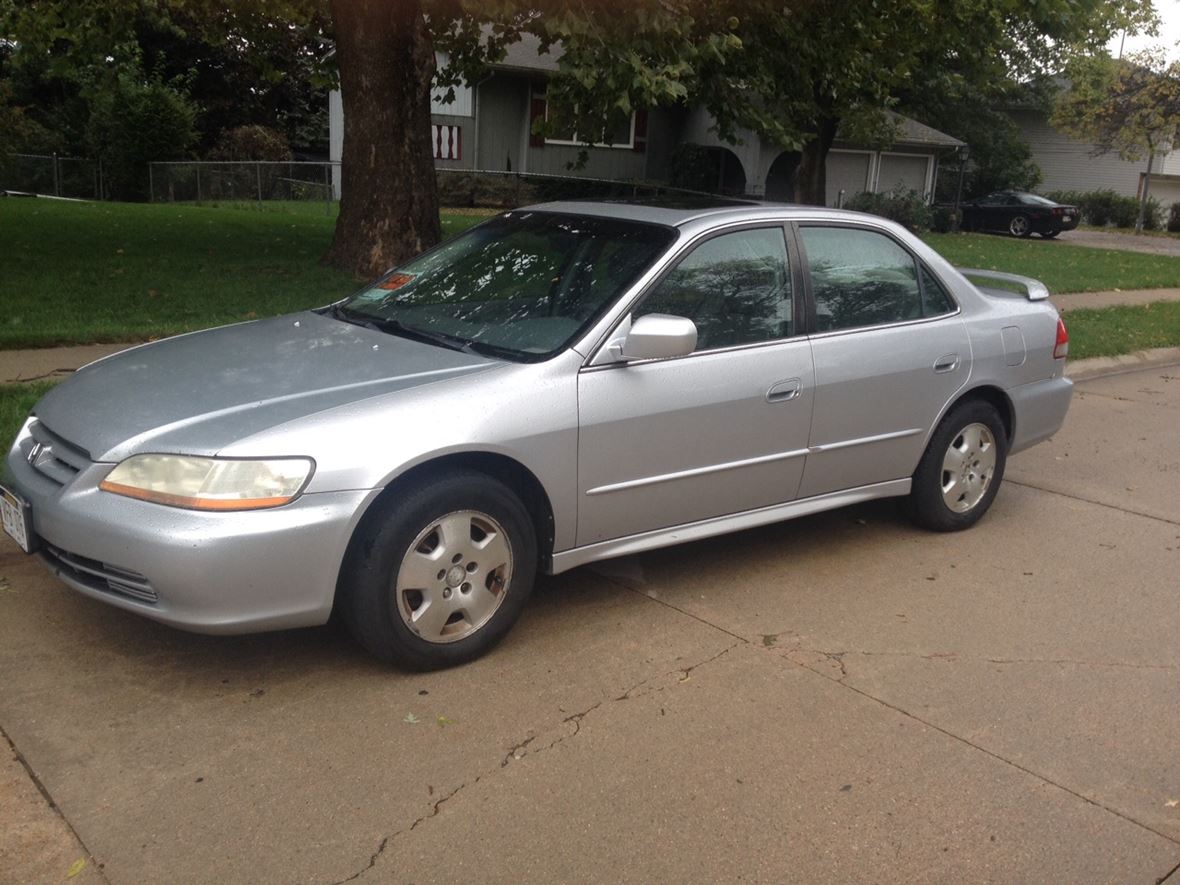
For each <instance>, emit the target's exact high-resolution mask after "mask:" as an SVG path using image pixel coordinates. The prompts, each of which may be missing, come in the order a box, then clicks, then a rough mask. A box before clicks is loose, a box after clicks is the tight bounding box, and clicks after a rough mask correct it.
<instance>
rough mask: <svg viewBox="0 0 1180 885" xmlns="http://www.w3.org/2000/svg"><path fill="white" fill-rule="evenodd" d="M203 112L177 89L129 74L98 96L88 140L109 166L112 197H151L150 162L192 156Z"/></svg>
mask: <svg viewBox="0 0 1180 885" xmlns="http://www.w3.org/2000/svg"><path fill="white" fill-rule="evenodd" d="M196 118H197V108H196V106H195V105H194V104H193V102H192V101H191V100H190V99H189V98H188V97H187V96H186V95H185V94H184V93H183V92H182V91H180V90H179V89H177V88H175V87H174V86H173V85H171V84H168V83H165V82H163V81H162V80H159V79H157V78H147V79H144V78H142V77H139V76H136V75H135V74H134V73H124V74H123V75H121V76H119V77H117V78H116V79H115V80H114V81H113V82H112V83H110V84H108V86H107V87H106V88H104V89H103V90H102V91H101V92H99V93H97V94H96V95H95V96H94V99H93V100H92V102H91V111H90V120H89V122H88V124H87V126H86V141H87V144H88V146H89V148H90V152H91V154H92V155H93V156H96V157H98V158H99V159H100V160H101V161H102V164H103V171H104V176H105V179H106V182H107V187H108V189H109V191H110V194H111V196H113V197H115V198H116V199H122V200H142V199H145V198H146V197H147V196H148V163H149V162H150V161H152V160H178V159H183V158H184V157H186V156H188V155H189V151H190V150H191V148H192V146H193V145H194V144H195V143H196V140H197V129H196Z"/></svg>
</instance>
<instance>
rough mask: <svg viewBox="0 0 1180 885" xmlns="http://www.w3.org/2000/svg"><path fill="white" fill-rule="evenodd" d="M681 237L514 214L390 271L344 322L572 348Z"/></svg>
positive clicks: (513, 345) (478, 342) (511, 351)
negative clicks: (626, 289)
mask: <svg viewBox="0 0 1180 885" xmlns="http://www.w3.org/2000/svg"><path fill="white" fill-rule="evenodd" d="M674 238H675V231H674V230H672V229H671V228H668V227H663V226H660V225H655V224H645V223H640V222H634V221H620V220H618V219H613V218H594V217H587V216H581V215H565V214H560V213H554V212H520V211H517V212H508V213H505V214H504V215H499V216H497V217H495V218H493V219H490V220H489V221H486V222H484V223H483V224H481V225H479V226H478V227H475V228H472V229H471V230H469V231H467V232H466V233H464V234H461V235H460V236H458V237H456V238H455V239H453V240H450V241H448V242H446V243H443V244H442V245H441V246H439V247H437V248H436V249H432V250H431V251H429V252H426V253H424V254H422V255H420V256H418V257H417V258H415V259H413V260H412V261H410V262H409V263H408V264H404V265H402V266H401V267H398V268H396V269H394V270H393V271H391V272H389V273H388V274H386V275H385V276H383V277H381V278H380V279H378V280H377V281H376V282H374V283H373V284H372V285H371V286H369V288H367V289H365V290H364V291H362V292H360V293H359V294H357V295H354V296H353V297H351V298H349V299H348V300H347V301H346V302H344V303H343V304H341V305H339V306H338V307H337V308H335V312H336V315H337V316H339V317H341V318H342V319H346V320H349V321H352V322H359V323H362V324H372V325H374V326H375V327H377V328H381V329H383V330H385V331H389V332H392V333H394V334H404V335H406V336H407V337H417V338H422V339H425V340H429V341H433V342H435V343H438V344H440V345H442V346H451V347H456V348H458V349H470V350H474V351H476V352H480V353H487V354H490V355H493V356H502V357H505V358H507V359H515V360H520V361H529V362H531V361H536V360H541V359H545V358H547V357H549V356H552V355H553V354H555V353H557V352H558V351H559V350H561V349H563V348H564V347H566V346H567V345H568V344H569V343H570V342H571V341H572V340H573V339H574V338H575V337H576V336H577V335H578V334H579V333H580V332H581V331H582V330H584V329H585V328H586V327H588V326H589V324H590V323H591V322H592V321H593V320H594V319H596V318H597V317H598V316H599V315H600V314H601V313H602V312H603V311H604V310H605V309H606V307H607V306H609V305H610V304H611V303H612V302H613V301H614V300H615V298H617V297H618V295H619V294H620V293H621V292H622V291H623V290H624V289H625V288H626V287H627V286H628V285H630V284H631V283H632V282H633V281H634V280H635V279H636V278H637V277H638V276H639V275H640V274H641V273H642V272H643V271H644V270H645V269H646V268H647V267H649V266H650V265H651V264H652V262H653V261H654V260H655V259H656V258H657V256H659V255H660V254H661V253H662V252H663V251H664V250H665V249H666V248H667V247H668V245H669V244H670V243H671V242H672V241H673V239H674Z"/></svg>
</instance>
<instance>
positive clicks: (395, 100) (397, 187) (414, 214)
mask: <svg viewBox="0 0 1180 885" xmlns="http://www.w3.org/2000/svg"><path fill="white" fill-rule="evenodd" d="M332 17H333V20H334V22H335V31H336V61H337V64H338V65H339V68H340V97H341V100H342V103H343V107H344V149H343V152H342V154H341V169H340V216H339V217H338V218H337V220H336V233H335V235H334V236H333V237H332V245H331V247H329V249H328V252H327V254H326V255H325V256H324V259H323V260H324V263H325V264H330V265H332V266H334V267H339V268H342V269H344V270H351V271H353V272H354V273H356V274H358V275H359V276H362V277H366V278H368V277H373V276H376V275H377V274H380V273H384V272H385V271H386V270H389V268H391V267H394V266H395V265H397V264H399V263H400V262H402V261H405V260H406V259H407V258H410V257H411V256H413V255H416V254H418V253H419V252H421V251H422V250H423V249H426V248H429V247H430V246H433V245H434V244H435V243H437V242H438V240H439V237H440V228H439V217H438V183H437V181H436V180H435V177H434V159H433V150H432V148H431V138H430V86H431V81H432V79H433V77H434V47H433V44H432V42H431V39H430V34H429V32H428V31H427V28H426V21H425V19H424V18H423V16H422V8H421V4H420V2H419V0H396V2H390V0H332Z"/></svg>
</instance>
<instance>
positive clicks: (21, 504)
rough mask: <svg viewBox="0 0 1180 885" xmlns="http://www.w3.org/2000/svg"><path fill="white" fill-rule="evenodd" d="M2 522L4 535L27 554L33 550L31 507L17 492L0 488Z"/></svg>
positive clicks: (0, 519)
mask: <svg viewBox="0 0 1180 885" xmlns="http://www.w3.org/2000/svg"><path fill="white" fill-rule="evenodd" d="M0 521H2V522H3V523H4V533H5V534H7V535H8V536H9V537H11V538H12V540H14V541H16V543H17V544H19V545H20V549H21V550H23V551H25V553H31V552H32V550H33V520H32V517H31V516H30V511H29V505H28V504H27V503H26V502H25V501H24V499H22V498H21V497H20V496H19V495H17V494H16V493H15V492H10V491H9V490H8V489H6V488H4V486H0Z"/></svg>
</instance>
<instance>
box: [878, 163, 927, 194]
mask: <svg viewBox="0 0 1180 885" xmlns="http://www.w3.org/2000/svg"><path fill="white" fill-rule="evenodd" d="M929 162H930V158H929V157H905V156H902V155H900V154H881V172H880V173H879V174H878V175H877V191H878V192H879V193H885V192H887V191H898V190H900V191H908V190H915V191H917V192H918V193H920V194H922V195H925V193H926V167H927V165H928V164H929Z"/></svg>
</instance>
